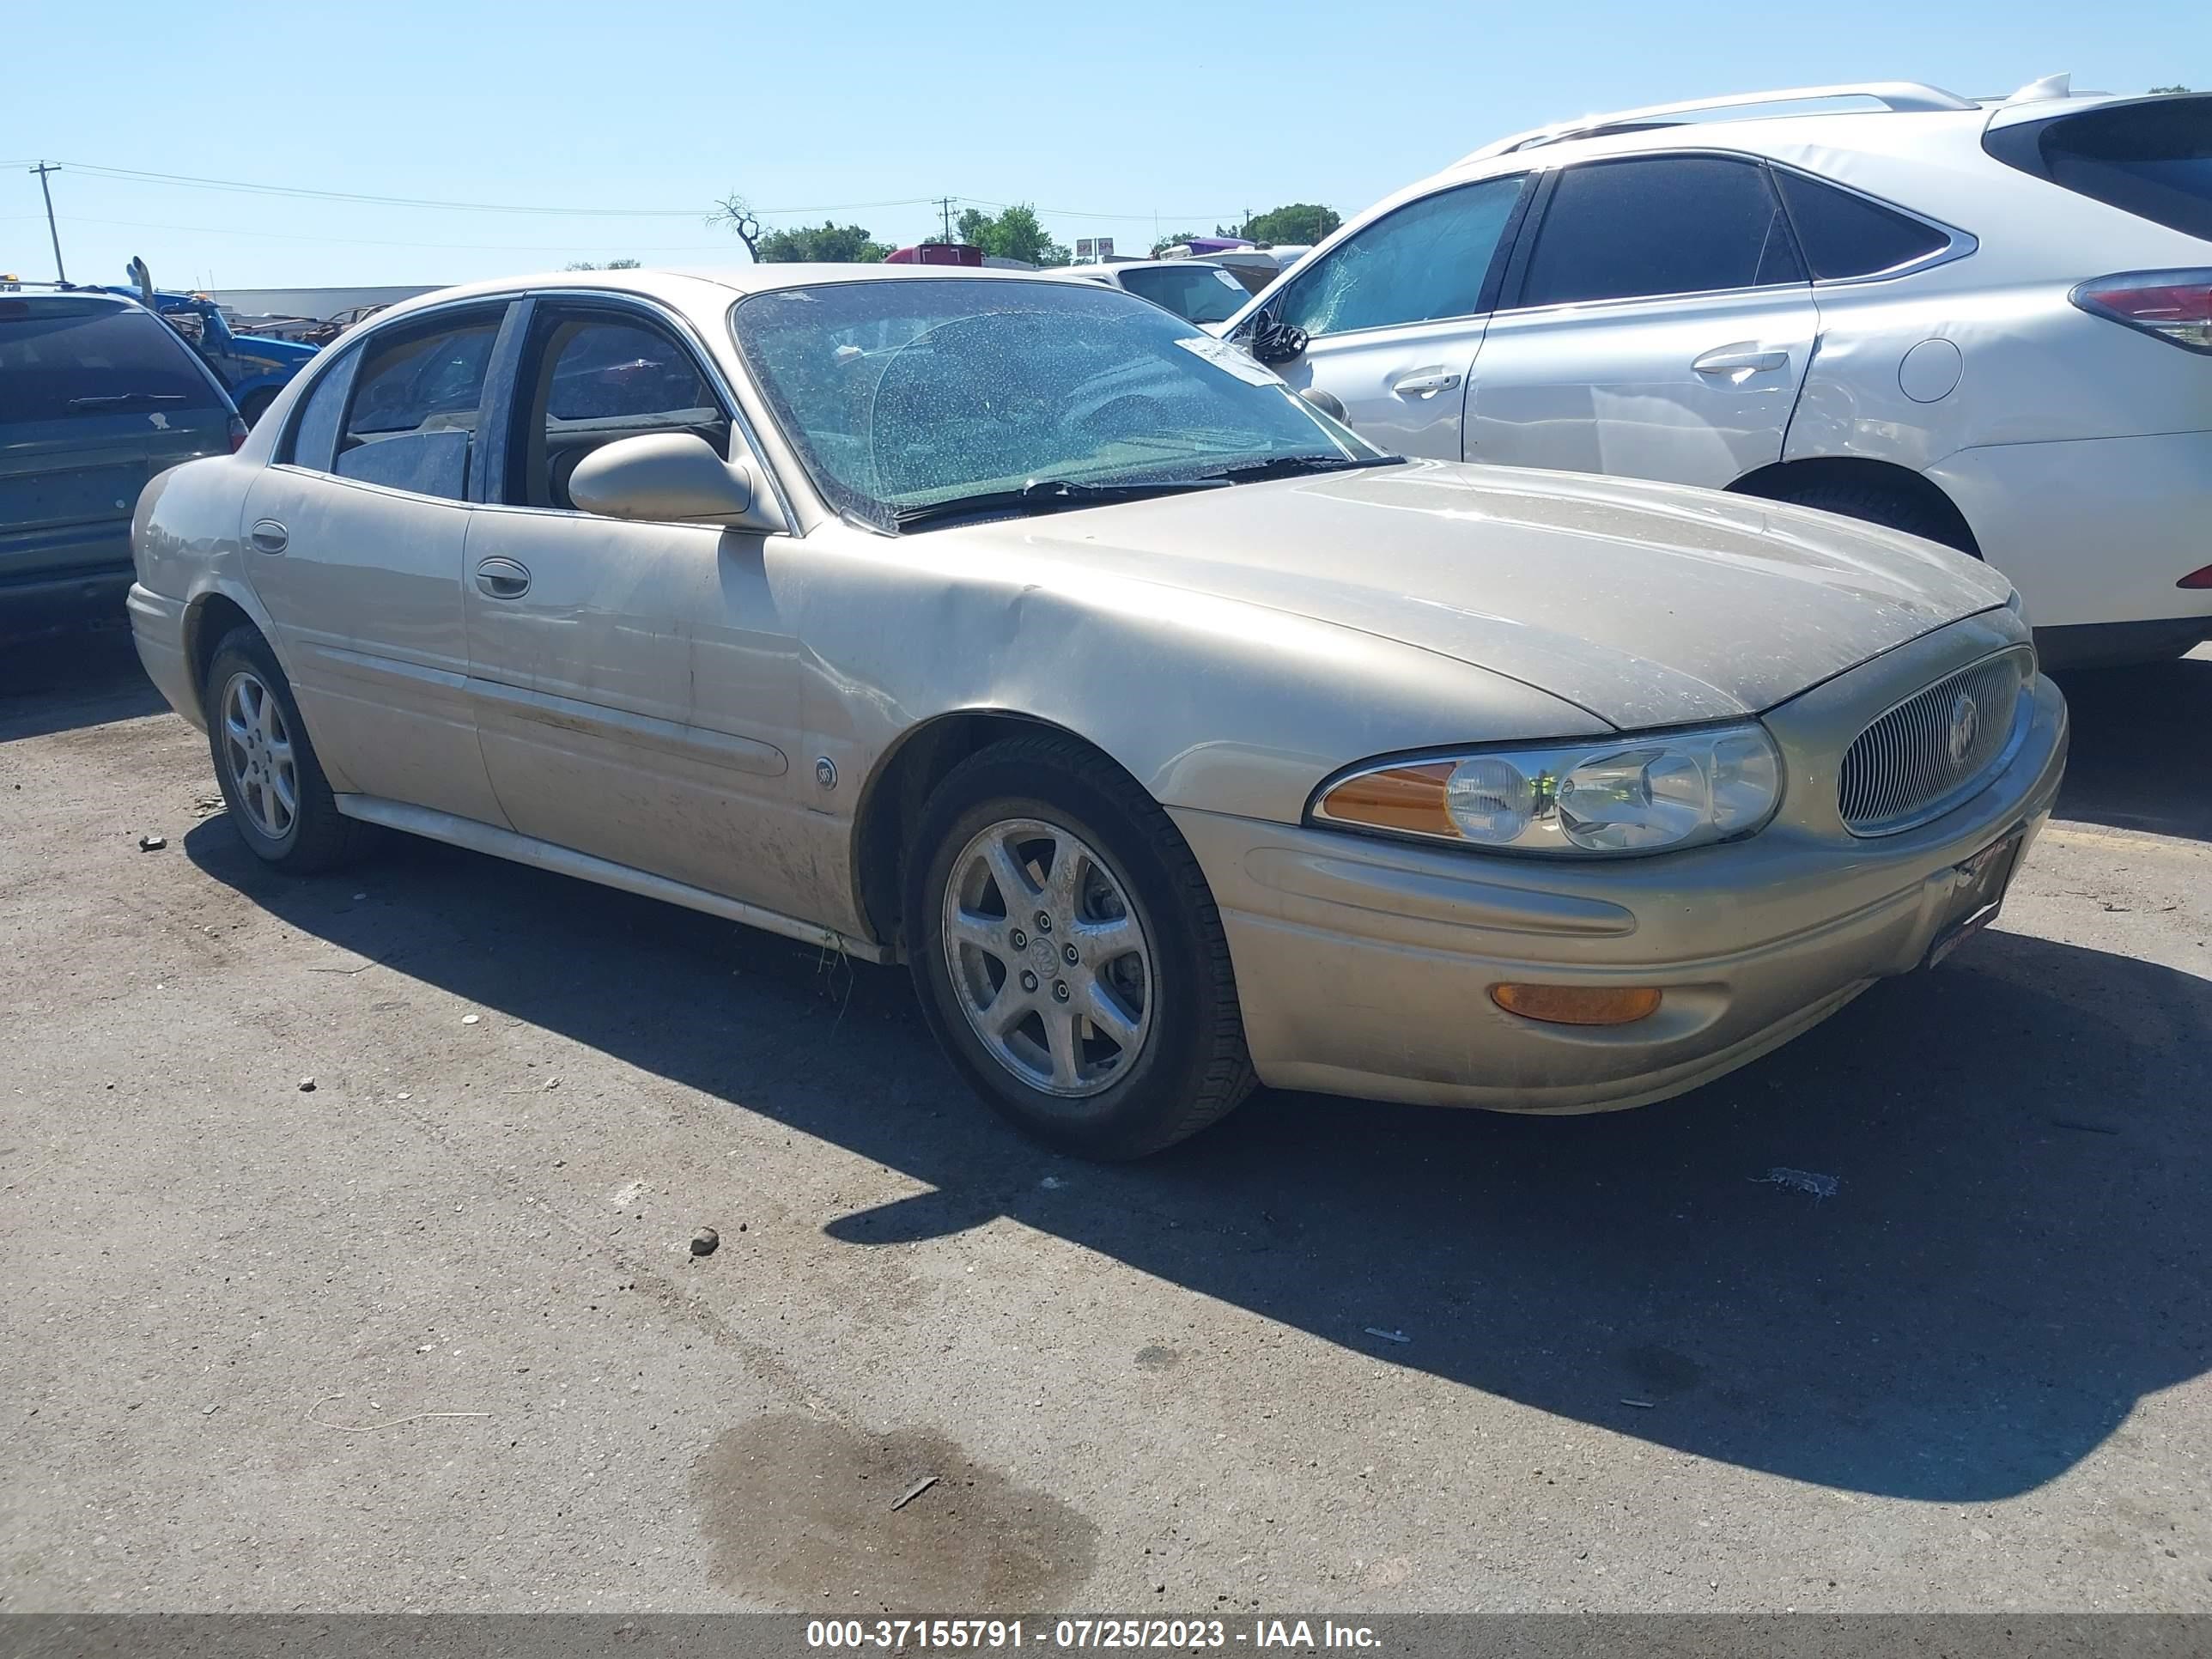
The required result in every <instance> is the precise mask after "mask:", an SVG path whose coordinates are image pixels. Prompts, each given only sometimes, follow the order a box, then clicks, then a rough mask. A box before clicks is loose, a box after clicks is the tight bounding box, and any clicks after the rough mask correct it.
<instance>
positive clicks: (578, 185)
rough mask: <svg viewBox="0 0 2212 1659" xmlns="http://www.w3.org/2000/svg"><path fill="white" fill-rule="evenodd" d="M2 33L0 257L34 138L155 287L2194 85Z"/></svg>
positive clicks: (1070, 47) (190, 26)
mask: <svg viewBox="0 0 2212 1659" xmlns="http://www.w3.org/2000/svg"><path fill="white" fill-rule="evenodd" d="M0 34H4V57H5V61H4V64H0V162H4V163H6V164H7V165H6V166H5V167H0V270H13V271H16V272H19V273H21V275H23V276H31V277H51V276H52V274H53V271H52V254H51V252H49V251H48V246H47V241H46V222H45V219H44V216H43V213H42V210H41V208H40V200H39V181H38V179H36V178H34V177H33V176H31V175H30V174H29V173H26V172H25V171H24V170H23V169H24V167H25V166H26V165H27V163H28V162H29V161H33V160H37V159H40V158H46V159H50V160H54V161H61V162H63V163H64V164H69V163H76V164H81V165H79V166H77V167H72V168H70V170H68V171H65V172H64V173H59V174H58V175H56V177H55V178H54V179H53V188H54V195H55V208H56V210H57V212H58V214H59V215H60V216H61V218H62V225H61V231H62V238H63V242H62V251H63V253H64V258H66V260H67V261H68V264H69V268H70V276H72V277H73V278H75V279H76V280H79V281H84V280H88V279H89V280H96V281H100V282H120V281H122V280H123V279H124V278H123V265H124V263H125V260H126V259H127V258H129V257H130V256H131V254H133V253H143V255H144V256H145V257H146V258H147V259H148V260H149V263H150V264H152V265H153V267H154V270H155V275H156V276H157V278H158V279H160V280H161V281H162V282H164V283H169V284H186V283H189V284H192V285H209V286H216V287H224V288H246V287H276V286H293V285H325V284H328V285H340V284H343V285H352V284H360V283H428V282H451V281H461V280H465V279H467V278H471V277H477V276H496V275H500V274H501V273H506V272H513V271H520V270H544V269H549V268H557V267H558V266H560V265H561V264H565V263H567V262H568V260H571V259H583V258H597V259H604V258H615V257H617V256H622V255H629V256H632V257H635V258H643V259H645V260H646V261H647V263H650V264H701V263H710V262H714V261H715V260H716V259H717V258H718V256H720V257H726V258H735V257H741V256H739V255H738V253H737V245H736V243H735V241H734V240H733V239H732V238H731V237H730V236H729V235H728V234H727V233H726V232H725V231H722V230H720V229H719V228H709V227H708V226H707V225H705V224H704V223H702V218H703V216H704V215H705V213H706V212H707V210H708V208H709V207H710V205H711V204H712V203H713V202H714V199H715V198H717V197H720V196H722V195H725V194H726V193H728V192H730V191H741V192H743V193H744V194H745V195H746V196H748V197H750V199H751V200H752V201H753V203H754V204H756V205H757V207H759V208H760V209H761V210H763V218H764V219H765V220H766V221H767V222H769V223H770V224H771V225H774V224H792V223H798V222H817V223H818V222H820V221H821V220H822V219H823V218H824V217H825V216H827V217H834V218H836V219H837V220H838V221H840V222H860V223H861V224H864V225H866V226H867V227H869V228H871V229H872V230H873V231H874V232H875V234H877V235H878V238H880V239H882V240H887V241H894V242H905V241H913V240H919V239H920V238H921V236H922V235H924V234H927V233H928V232H929V231H930V230H931V229H933V228H934V227H935V225H936V214H935V210H933V209H932V208H930V207H927V206H924V205H921V202H922V201H923V200H924V199H926V198H930V197H939V196H943V195H946V194H950V195H953V196H956V197H963V198H966V199H967V200H970V201H975V202H980V203H987V204H996V203H1005V202H1017V201H1027V202H1033V203H1035V204H1036V205H1037V206H1038V208H1039V210H1040V212H1041V213H1042V216H1043V217H1044V220H1045V222H1046V224H1047V225H1048V228H1050V229H1051V230H1052V231H1053V232H1054V234H1056V235H1057V236H1059V237H1060V239H1061V240H1065V241H1070V242H1072V241H1073V239H1074V238H1075V237H1077V236H1081V235H1099V234H1105V235H1111V236H1114V237H1115V239H1116V240H1117V241H1118V242H1119V243H1120V245H1121V248H1122V249H1123V250H1124V251H1131V250H1133V251H1137V252H1142V251H1143V249H1144V248H1145V247H1146V246H1149V245H1150V243H1151V241H1152V237H1153V234H1154V231H1155V226H1156V219H1155V216H1157V228H1158V229H1159V230H1161V231H1165V232H1172V231H1176V230H1182V229H1188V228H1206V229H1210V228H1212V225H1213V223H1214V222H1216V221H1226V220H1228V219H1230V218H1231V217H1232V216H1237V215H1238V214H1239V213H1240V212H1241V211H1242V210H1243V209H1244V208H1246V207H1248V206H1249V207H1251V208H1254V209H1264V208H1267V207H1272V206H1274V205H1276V204H1280V203H1283V202H1288V201H1316V200H1317V201H1322V202H1326V203H1328V204H1331V205H1332V206H1334V207H1336V208H1338V209H1339V210H1341V211H1344V212H1346V213H1350V212H1352V211H1355V210H1358V208H1360V207H1363V206H1364V205H1365V204H1367V203H1369V202H1370V201H1373V200H1374V199H1375V198H1376V197H1379V196H1381V195H1383V194H1385V193H1386V192H1388V191H1391V190H1394V189H1395V188H1396V187H1398V186H1399V185H1401V184H1404V183H1406V182H1407V181H1409V180H1411V179H1414V178H1416V177H1419V175H1421V174H1423V173H1428V172H1431V171H1433V170H1434V169H1435V168H1437V167H1439V166H1442V165H1443V164H1444V163H1446V162H1448V161H1451V160H1453V159H1454V158H1455V157H1457V156H1459V155H1462V154H1464V153H1465V152H1466V151H1468V150H1469V149H1474V148H1475V147H1476V146H1477V145H1478V144H1480V143H1484V142H1486V140H1488V139H1490V138H1492V137H1497V136H1498V135H1500V134H1502V133H1504V132H1506V131H1512V130H1515V129H1517V128H1521V127H1525V126H1531V125H1537V124H1539V123H1541V122H1543V121H1547V120H1552V119H1556V118H1560V117H1564V116H1571V115H1577V114H1581V113H1585V112H1589V111H1592V110H1598V109H1609V108H1618V107H1621V106H1628V105H1633V104H1639V103H1650V102H1657V101H1661V100H1669V99H1675V98H1683V97H1691V96H1699V95H1705V94H1717V93H1724V92H1731V91H1741V90H1749V89H1756V88H1766V87H1773V86H1786V85H1803V84H1808V83H1814V82H1838V81H1850V80H1864V79H1892V78H1896V79H1913V80H1923V81H1929V82H1935V83H1936V84H1937V85H1939V86H1945V87H1948V88H1952V89H1953V90H1954V91H1958V92H1963V93H1966V94H1991V93H2001V92H2004V91H2008V90H2009V89H2011V88H2014V87H2015V86H2018V85H2020V84H2021V83H2022V82H2027V81H2030V80H2033V79H2034V78H2036V77H2037V76H2042V75H2046V74H2050V73H2052V72H2054V71H2056V70H2072V71H2073V72H2074V75H2075V85H2077V86H2084V87H2094V88H2110V89H2113V90H2139V89H2142V88H2146V87H2149V86H2152V85H2157V84H2164V83H2168V82H2181V83H2183V84H2186V85H2190V86H2194V87H2205V86H2212V27H2208V26H2207V24H2206V21H2205V12H2204V10H2203V0H2136V3H2134V4H2131V5H2130V7H2129V8H2128V9H2127V12H2126V17H2125V27H2113V26H2112V23H2111V21H2109V19H2108V18H2107V17H2106V16H2105V15H2102V14H2100V13H2099V12H2097V11H2095V10H2094V9H2083V8H2082V7H2081V6H2080V5H2078V4H2069V5H2064V6H2062V5H2058V4H2055V3H2045V0H1948V3H1943V4H1929V3H1926V0H1918V3H1896V0H1855V3H1851V4H1849V5H1848V6H1837V5H1808V6H1793V7H1784V6H1774V5H1762V6H1757V7H1750V6H1743V5H1725V6H1724V5H1718V4H1703V3H1695V0H1643V3H1638V4H1616V3H1612V0H1593V3H1584V4H1581V5H1559V6H1549V7H1511V8H1508V7H1504V6H1499V5H1495V4H1486V3H1477V0H1458V3H1453V4H1437V5H1423V4H1412V3H1408V4H1401V5H1393V6H1389V7H1383V6H1373V5H1366V6H1359V5H1352V4H1346V3H1341V0H1340V3H1336V4H1330V5H1322V4H1314V3H1307V0H1285V3H1278V4H1273V5H1270V6H1267V7H1265V8H1259V7H1255V8H1250V9H1243V10H1239V9H1235V8H1231V7H1225V6H1221V5H1218V4H1217V5H1211V6H1208V5H1194V4H1185V5H1179V6H1169V5H1161V4H1157V3H1153V0H1116V3H1114V4H1111V5H1104V6H1097V5H1094V6H1090V7H1085V8H1082V9H1075V8H1055V7H1048V6H1045V5H1040V4H1035V3H1031V4H1024V5H1008V4H972V3H971V4H964V5H928V4H916V3H913V0H846V3H842V4H837V3H828V4H812V5H805V4H799V5H794V4H789V3H783V4H777V5H773V6H760V5H751V4H744V3H736V4H732V3H721V4H714V5H693V4H688V3H682V0H656V3H654V4H652V5H649V6H646V5H640V6H635V7H628V6H623V5H619V4H611V3H607V0H598V3H592V4H580V3H569V0H534V3H532V4H530V5H527V6H514V7H507V6H503V5H492V4H483V5H477V6H470V5H467V4H465V3H460V0H445V3H418V0H392V3H379V4H375V5H372V6H356V7H343V8H331V9H321V8H312V9H311V8H307V7H301V6H299V5H296V4H295V5H287V6H281V7H280V6H267V7H264V6H258V5H246V4H233V5H224V4H222V3H220V0H213V3H205V4H203V5H201V6H198V7H197V8H195V7H190V6H178V5H175V4H167V5H162V6H159V7H156V6H153V5H142V4H137V3H131V0H107V3H101V4H82V3H80V4H74V5H70V4H56V3H40V0H32V3H29V4H27V5H23V6H18V7H16V8H14V9H12V10H11V12H10V15H9V21H8V23H7V25H6V27H5V30H4V31H0ZM86 167H104V168H112V169H135V170H137V171H139V172H142V173H169V174H183V175H192V176H195V177H198V178H202V179H221V180H234V181H240V182H243V183H247V184H252V185H273V186H282V187H287V188H299V189H307V190H320V191H349V192H355V193H358V194H362V195H372V196H383V197H409V198H415V199H417V200H422V201H439V202H460V203H473V204H484V205H483V206H481V207H477V208H472V209H467V210H441V209H439V208H434V207H419V206H418V207H401V206H390V205H381V204H368V203H340V202H331V201H325V200H320V199H317V198H314V197H305V196H290V195H282V194H268V193H248V192H241V191H230V190H217V189H210V188H204V187H194V186H188V185H178V184H166V183H159V182H155V181H152V180H147V179H126V178H121V177H117V176H114V175H113V174H112V173H94V172H90V171H87V170H85V168H86ZM848 204H871V205H865V206H862V205H848ZM876 204H883V205H876ZM491 208H499V209H513V208H533V209H535V208H556V209H562V210H574V209H577V208H588V209H592V210H614V209H622V210H629V211H628V212H627V213H626V214H614V213H607V214H604V215H602V216H582V215H579V214H577V213H575V212H574V211H562V212H559V213H537V212H518V211H492V210H489V209H491ZM647 215H657V216H647Z"/></svg>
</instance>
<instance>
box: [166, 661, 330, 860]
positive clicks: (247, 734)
mask: <svg viewBox="0 0 2212 1659" xmlns="http://www.w3.org/2000/svg"><path fill="white" fill-rule="evenodd" d="M202 706H203V707H204V708H206V710H207V715H208V747H209V750H210V752H211V753H212V755H213V757H214V759H215V775H216V782H217V783H218V784H220V785H221V786H222V799H223V804H224V805H226V806H227V807H228V808H229V811H230V821H231V823H232V824H233V825H234V826H235V827H236V829H237V830H238V835H239V839H240V840H241V841H243V842H245V843H246V846H247V847H248V848H251V849H252V852H253V854H254V856H255V857H257V858H258V859H260V860H263V862H264V863H267V864H272V865H274V866H276V867H277V868H278V869H280V870H288V871H291V872H295V874H300V875H307V874H312V873H313V872H316V871H319V870H328V869H331V868H333V867H335V866H337V865H339V864H341V863H343V861H344V860H346V859H347V858H349V857H350V856H351V855H352V854H353V853H354V852H355V850H356V847H357V845H358V843H359V842H360V840H361V839H362V826H361V825H358V824H356V823H355V822H354V821H353V820H352V819H351V818H349V817H346V816H344V814H343V813H341V812H340V811H338V809H337V802H336V801H335V800H333V799H332V798H331V786H330V783H329V781H328V780H326V779H325V777H324V776H323V769H322V764H321V763H320V762H319V761H318V760H317V759H316V758H315V748H314V745H313V744H312V743H310V742H309V741H308V740H307V726H306V725H305V724H304V723H303V722H302V721H301V719H300V708H299V705H298V704H297V703H295V702H293V700H292V687H291V684H290V683H289V681H287V680H286V679H285V678H284V671H283V669H282V668H280V667H278V666H277V665H276V653H275V652H273V651H271V650H270V648H269V642H268V641H266V640H264V639H263V638H262V637H261V635H259V634H258V633H256V632H255V631H254V630H253V629H251V628H238V629H232V630H231V631H230V632H229V633H228V634H227V635H224V636H223V639H222V643H221V644H219V645H217V646H216V650H215V656H214V657H213V659H210V662H209V664H208V675H207V684H206V685H205V686H204V687H203V688H202Z"/></svg>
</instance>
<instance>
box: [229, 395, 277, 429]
mask: <svg viewBox="0 0 2212 1659" xmlns="http://www.w3.org/2000/svg"><path fill="white" fill-rule="evenodd" d="M275 402H276V393H275V392H271V391H270V390H268V389H266V388H265V387H264V389H263V390H261V391H259V392H252V393H250V394H249V395H248V396H247V398H246V401H245V402H244V403H242V404H239V406H238V412H239V414H240V416H241V417H243V419H244V420H245V422H246V425H248V426H258V425H260V424H261V417H262V416H264V415H266V414H267V413H268V412H269V405H270V404H273V403H275Z"/></svg>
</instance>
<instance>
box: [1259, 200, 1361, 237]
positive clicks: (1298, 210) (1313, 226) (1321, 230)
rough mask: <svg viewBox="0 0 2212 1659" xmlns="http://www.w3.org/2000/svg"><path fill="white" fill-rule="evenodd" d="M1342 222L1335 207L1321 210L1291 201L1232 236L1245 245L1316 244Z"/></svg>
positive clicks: (1316, 205) (1341, 217)
mask: <svg viewBox="0 0 2212 1659" xmlns="http://www.w3.org/2000/svg"><path fill="white" fill-rule="evenodd" d="M1343 222H1344V216H1343V215H1342V214H1340V213H1339V212H1338V211H1337V210H1335V209H1334V208H1329V207H1323V206H1322V204H1320V203H1318V202H1292V203H1291V204H1289V205H1288V206H1285V207H1279V208H1270V209H1268V210H1267V212H1265V213H1255V214H1254V215H1253V216H1251V217H1250V218H1249V219H1248V220H1246V221H1245V222H1244V223H1243V225H1242V226H1240V227H1239V228H1237V230H1236V231H1234V232H1233V233H1231V234H1234V235H1237V236H1242V237H1243V239H1244V240H1246V241H1248V242H1286V243H1290V244H1292V245H1294V246H1295V245H1298V244H1302V243H1309V242H1318V241H1319V240H1321V239H1322V237H1324V236H1326V235H1328V234H1329V232H1331V231H1332V230H1334V229H1335V228H1337V227H1338V226H1339V225H1340V224H1342V223H1343Z"/></svg>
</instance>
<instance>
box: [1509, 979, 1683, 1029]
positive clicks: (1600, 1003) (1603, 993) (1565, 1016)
mask: <svg viewBox="0 0 2212 1659" xmlns="http://www.w3.org/2000/svg"><path fill="white" fill-rule="evenodd" d="M1490 1000H1492V1002H1494V1003H1496V1004H1497V1005H1498V1006H1499V1007H1501V1008H1503V1009H1504V1010H1505V1012H1507V1013H1509V1014H1518V1015H1520V1016H1521V1017H1522V1018H1523V1019H1541V1020H1543V1021H1545V1022H1546V1023H1547V1024H1552V1025H1629V1024H1634V1023H1635V1022H1636V1021H1638V1020H1639V1019H1642V1018H1645V1017H1646V1016H1648V1015H1650V1014H1653V1013H1656V1012H1658V1008H1659V992H1658V989H1657V987H1654V986H1649V985H1632V986H1625V987H1619V988H1615V987H1611V986H1600V985H1493V986H1492V987H1490Z"/></svg>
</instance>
